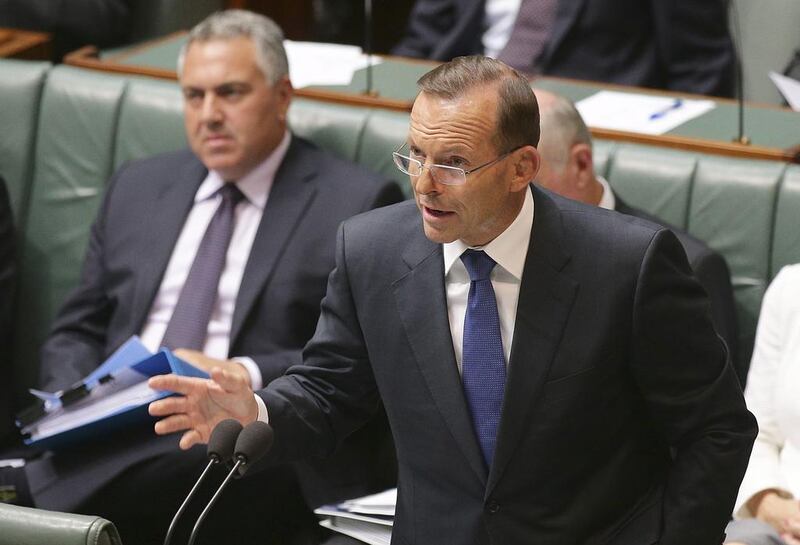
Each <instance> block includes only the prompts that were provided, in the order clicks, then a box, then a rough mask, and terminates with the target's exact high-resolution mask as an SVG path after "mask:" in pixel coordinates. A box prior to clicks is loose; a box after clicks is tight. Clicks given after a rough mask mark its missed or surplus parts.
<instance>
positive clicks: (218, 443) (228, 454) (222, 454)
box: [164, 418, 242, 545]
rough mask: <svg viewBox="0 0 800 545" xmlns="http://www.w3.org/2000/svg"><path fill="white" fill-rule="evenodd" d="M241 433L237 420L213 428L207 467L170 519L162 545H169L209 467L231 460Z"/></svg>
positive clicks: (225, 421) (209, 440) (224, 422)
mask: <svg viewBox="0 0 800 545" xmlns="http://www.w3.org/2000/svg"><path fill="white" fill-rule="evenodd" d="M241 431H242V425H241V424H240V423H239V421H238V420H234V419H233V418H229V419H227V420H223V421H222V422H220V423H219V424H217V425H216V427H214V430H213V431H212V432H211V437H209V439H208V448H207V450H206V452H207V453H208V458H209V460H208V465H207V466H206V468H205V469H204V470H203V473H202V474H201V475H200V478H199V479H197V482H196V483H194V486H193V487H192V490H191V491H189V495H188V496H186V499H185V500H183V503H182V504H181V506H180V507H179V508H178V511H177V513H175V516H174V517H172V522H170V524H169V529H168V530H167V537H165V538H164V545H169V542H170V540H171V539H172V534H173V533H174V532H175V527H176V525H177V523H178V519H179V518H180V517H181V515H182V514H183V512H184V511H185V510H186V506H187V505H189V501H190V500H191V499H192V497H194V495H195V493H196V492H197V489H198V488H199V487H200V483H202V482H203V481H204V480H205V478H206V475H208V472H209V471H210V470H211V466H214V465H216V464H219V463H221V462H227V461H228V460H230V459H231V458H233V453H234V450H235V445H236V439H237V438H238V437H239V434H240V433H241Z"/></svg>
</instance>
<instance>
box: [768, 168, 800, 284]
mask: <svg viewBox="0 0 800 545" xmlns="http://www.w3.org/2000/svg"><path fill="white" fill-rule="evenodd" d="M792 263H800V166H798V165H792V166H790V167H789V168H788V169H787V170H786V173H785V174H784V177H783V184H781V187H780V189H779V191H778V204H777V205H776V210H775V233H774V236H773V244H772V263H771V265H772V268H771V270H770V273H771V275H770V276H775V275H776V274H778V271H779V270H781V268H782V267H784V266H785V265H790V264H792Z"/></svg>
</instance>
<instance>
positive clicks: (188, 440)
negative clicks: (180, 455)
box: [178, 430, 203, 450]
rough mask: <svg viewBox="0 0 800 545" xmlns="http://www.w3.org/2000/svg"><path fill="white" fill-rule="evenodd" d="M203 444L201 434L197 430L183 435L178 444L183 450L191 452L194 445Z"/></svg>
mask: <svg viewBox="0 0 800 545" xmlns="http://www.w3.org/2000/svg"><path fill="white" fill-rule="evenodd" d="M202 442H203V439H202V437H200V433H199V432H198V431H197V430H189V431H187V432H186V433H184V434H183V436H182V437H181V441H180V443H178V444H179V445H180V447H181V450H189V449H190V448H192V447H193V446H194V445H196V444H198V443H202Z"/></svg>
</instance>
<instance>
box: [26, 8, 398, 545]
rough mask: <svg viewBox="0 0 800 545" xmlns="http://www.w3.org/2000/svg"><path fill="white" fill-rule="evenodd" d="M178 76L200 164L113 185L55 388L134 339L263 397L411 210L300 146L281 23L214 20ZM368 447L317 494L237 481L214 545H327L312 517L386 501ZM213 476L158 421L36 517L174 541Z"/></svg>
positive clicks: (281, 471)
mask: <svg viewBox="0 0 800 545" xmlns="http://www.w3.org/2000/svg"><path fill="white" fill-rule="evenodd" d="M178 69H179V70H178V71H179V74H180V85H181V88H182V90H183V95H184V116H185V120H184V121H185V128H186V135H187V137H188V141H189V143H190V147H191V151H190V150H185V151H179V152H176V153H169V154H165V155H161V156H158V157H154V158H150V159H145V160H141V161H136V162H133V163H131V164H129V165H126V166H124V167H123V168H121V169H120V170H119V171H118V172H117V173H116V174H115V175H114V177H113V179H112V180H111V182H110V184H109V188H108V191H107V194H106V196H105V199H104V202H103V204H102V208H101V210H100V212H99V215H98V218H97V220H96V222H95V224H94V225H93V227H92V232H91V237H90V241H89V247H88V251H87V255H86V259H85V262H84V266H83V272H82V276H81V280H80V284H79V286H78V287H77V289H76V290H75V291H74V292H73V293H72V294H71V295H70V296H69V298H68V299H67V301H66V303H65V304H64V306H63V308H62V309H61V311H60V312H59V314H58V316H57V318H56V320H55V323H54V326H53V330H52V332H51V334H50V336H49V338H48V340H47V341H46V343H45V345H44V347H43V349H42V360H41V387H42V388H43V389H46V390H49V391H56V390H60V389H63V388H67V387H69V386H70V385H72V384H73V383H75V382H76V381H78V380H80V379H81V378H82V377H84V376H86V375H87V374H88V373H90V372H91V371H92V370H93V369H94V368H95V367H96V366H97V365H98V364H99V363H100V362H102V361H103V360H104V359H105V358H106V357H107V356H108V355H109V354H110V353H112V352H113V351H114V350H115V349H116V348H117V347H119V346H120V345H121V344H122V343H124V342H125V341H126V340H127V339H128V338H129V337H130V336H132V335H139V336H140V337H141V340H142V342H143V343H144V344H145V345H146V346H147V347H148V348H149V349H151V350H157V349H158V348H159V347H160V346H166V347H169V348H172V349H176V354H178V355H179V356H180V357H182V358H184V359H186V360H188V361H190V362H192V363H194V364H195V365H197V366H198V367H201V368H205V369H208V364H207V362H208V358H210V357H213V358H218V359H222V360H224V361H225V363H224V365H225V367H226V369H228V370H229V371H230V372H232V373H236V374H237V375H238V376H240V377H242V378H243V380H245V381H246V382H247V383H248V384H249V385H250V387H251V388H254V389H258V388H261V387H262V386H263V385H266V384H267V383H269V382H270V381H272V380H273V379H275V378H276V377H278V376H280V375H282V374H283V372H284V370H285V369H286V368H287V367H289V366H290V365H292V364H293V363H296V362H299V361H300V350H301V349H302V347H303V345H304V344H305V343H306V341H307V340H308V339H309V338H310V337H311V335H312V334H313V332H314V328H315V325H316V322H317V317H318V315H319V303H320V300H321V299H322V296H323V295H324V293H325V286H326V279H327V276H328V273H329V272H330V271H331V269H332V268H333V266H334V247H335V233H336V228H337V226H338V225H339V223H340V222H341V221H343V220H344V219H346V218H348V217H350V216H352V215H354V214H357V213H360V212H362V211H365V210H369V209H371V208H374V207H377V206H381V205H384V204H388V203H392V202H396V201H399V200H402V192H401V190H400V188H399V187H398V186H397V184H395V183H394V182H390V181H388V180H385V179H381V178H379V177H378V176H377V175H374V174H371V173H369V172H367V171H366V170H362V169H361V168H360V167H357V166H356V165H353V164H350V163H347V162H345V161H341V160H339V159H336V158H334V157H333V156H331V155H329V154H327V153H325V152H323V151H321V150H320V149H318V148H316V147H315V146H314V145H313V144H311V143H310V142H308V141H306V140H304V139H302V138H300V137H298V136H295V135H292V133H291V131H290V130H289V129H288V127H287V111H288V108H289V104H290V101H291V97H292V85H291V82H290V80H289V76H288V73H289V72H288V65H287V59H286V53H285V51H284V49H283V35H282V32H281V30H280V29H279V28H278V27H277V25H275V23H273V22H272V21H271V20H269V19H267V18H266V17H263V16H261V15H256V14H252V13H248V12H245V11H236V10H232V11H227V12H221V13H217V14H215V15H212V16H211V17H209V18H208V19H206V20H205V21H203V22H201V23H200V24H199V25H197V26H196V27H195V28H194V29H193V30H192V32H191V33H190V35H189V40H188V43H187V45H186V46H185V48H184V50H183V51H182V53H181V56H180V59H179V66H178ZM381 437H384V435H381ZM364 440H365V441H366V444H367V445H369V448H370V449H371V452H370V453H369V454H370V455H369V456H368V453H367V452H366V450H367V449H366V448H358V449H353V450H352V451H349V450H347V444H345V445H344V446H343V447H342V448H340V449H339V450H338V451H337V452H336V453H335V454H334V458H337V460H336V461H341V462H342V464H341V465H338V466H335V465H334V466H323V467H322V468H321V469H319V468H308V470H309V472H310V474H311V477H309V478H304V479H302V482H298V480H299V478H298V477H297V475H296V474H295V471H292V470H291V469H290V468H288V467H282V468H278V469H277V470H275V471H271V472H265V474H262V475H260V476H258V477H255V478H252V479H246V480H243V481H241V482H236V483H234V485H235V486H234V487H233V490H229V491H228V493H227V494H226V495H225V496H224V497H223V498H222V502H221V504H220V505H219V507H221V509H220V510H219V511H215V513H214V514H212V517H211V518H210V519H209V520H208V521H207V525H206V526H204V532H203V534H202V535H201V538H208V539H209V541H207V542H208V543H213V542H216V543H224V542H235V543H239V542H251V541H252V542H255V541H253V540H255V539H258V540H259V542H260V543H289V542H290V541H289V540H290V534H291V535H293V534H294V533H295V530H297V527H298V526H302V525H303V524H304V523H307V524H306V527H307V528H313V529H314V530H315V531H316V529H317V526H316V521H315V519H314V517H313V516H312V514H311V512H310V511H309V510H308V507H307V506H306V505H305V503H308V504H310V505H315V504H318V503H321V502H323V501H333V500H337V499H343V498H345V497H351V496H354V495H358V494H363V493H366V492H368V491H370V487H369V484H370V483H369V477H371V476H372V469H373V467H372V466H371V464H372V461H373V460H374V458H373V456H372V454H373V453H374V450H375V449H377V448H378V446H377V445H376V444H374V443H375V441H374V440H373V439H372V438H370V437H366V438H365V439H364ZM356 454H358V455H363V458H358V459H357V458H355V457H354V456H355V455H356ZM205 462H206V459H205V451H204V449H203V448H199V449H197V450H194V451H191V452H189V453H183V452H181V451H180V450H179V449H178V447H177V438H174V437H173V438H166V440H165V438H161V437H156V436H155V434H154V433H153V430H152V424H150V423H145V424H143V425H142V426H141V427H139V428H134V429H126V430H124V431H122V432H120V433H118V434H116V435H113V436H108V437H103V438H102V440H97V441H90V442H87V443H84V444H83V445H81V447H80V448H75V449H73V450H66V451H58V452H57V453H55V454H53V455H50V456H46V457H44V458H42V459H37V460H34V461H33V462H30V463H28V464H27V466H26V467H25V472H26V474H27V477H28V484H29V487H30V492H31V495H32V499H33V503H34V504H35V505H36V506H37V507H43V508H48V509H53V510H59V511H77V512H89V513H94V514H100V515H103V516H106V517H107V518H109V519H110V520H112V521H114V522H115V523H117V525H118V526H119V528H120V532H121V535H122V538H123V541H124V542H125V543H126V544H131V543H150V542H160V541H161V539H163V536H164V534H165V532H166V529H167V526H168V523H169V520H170V518H171V516H172V514H173V513H174V512H175V511H176V510H177V508H178V505H179V504H180V501H181V500H182V499H183V497H184V496H185V495H186V494H187V493H188V491H189V488H190V485H191V483H192V482H193V481H194V480H195V479H196V478H197V477H198V476H199V474H200V471H201V469H202V468H203V467H204V465H205ZM326 463H327V462H326ZM330 463H331V464H333V462H330ZM326 468H328V469H329V471H327V472H326ZM298 473H299V472H298ZM382 476H383V475H382V474H379V475H377V478H380V477H382ZM218 482H219V480H217V482H216V483H214V486H216V484H218ZM391 485H392V481H391V479H389V482H387V483H383V482H381V483H377V484H376V486H377V487H381V486H391ZM300 488H302V495H301V493H300V490H299V489H300ZM208 497H209V496H208V495H206V498H208ZM304 499H305V502H304V501H303V500H304ZM195 516H196V513H195ZM234 516H235V517H236V521H237V524H236V525H231V524H230V523H231V522H232V520H233V518H232V517H234ZM186 518H187V519H192V518H193V517H192V516H191V514H190V515H189V516H188V517H186Z"/></svg>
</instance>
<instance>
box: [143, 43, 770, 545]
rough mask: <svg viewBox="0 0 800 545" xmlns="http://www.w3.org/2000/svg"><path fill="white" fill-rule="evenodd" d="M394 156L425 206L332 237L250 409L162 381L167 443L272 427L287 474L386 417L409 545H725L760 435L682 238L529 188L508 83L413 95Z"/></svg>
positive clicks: (519, 86)
mask: <svg viewBox="0 0 800 545" xmlns="http://www.w3.org/2000/svg"><path fill="white" fill-rule="evenodd" d="M419 84H420V94H419V95H418V97H417V99H416V101H415V103H414V107H413V110H412V113H411V125H410V130H409V134H408V140H407V142H406V143H405V145H404V146H403V148H401V149H399V150H398V152H397V153H396V155H395V160H396V163H397V165H398V167H399V168H401V170H404V171H405V172H408V173H409V175H410V178H411V182H412V185H413V188H414V193H415V200H416V202H407V203H403V204H399V205H396V206H392V207H387V208H385V209H383V210H380V211H376V212H370V213H367V214H363V215H360V216H358V217H356V218H353V219H351V220H348V221H346V222H344V224H343V225H342V227H341V228H340V230H339V235H338V246H337V256H336V268H335V269H334V271H333V272H332V273H331V276H330V278H329V281H328V290H327V293H326V296H325V299H324V300H323V303H322V312H321V315H320V321H319V323H318V325H317V330H316V333H315V334H314V337H313V338H312V340H311V341H310V342H309V344H308V345H307V346H306V348H305V350H304V353H303V365H301V366H297V367H294V368H292V369H290V370H289V371H288V372H287V374H286V375H285V376H284V377H281V378H280V379H278V380H276V381H273V382H272V383H271V384H270V385H269V386H268V387H267V388H266V389H264V390H262V391H260V392H258V393H257V395H256V396H254V395H253V394H252V393H251V392H250V390H249V388H247V385H246V383H245V382H244V381H243V380H241V378H240V377H238V376H236V375H235V374H233V373H230V372H228V371H226V370H224V369H222V368H219V369H214V370H212V375H211V376H212V379H210V380H201V379H190V378H183V377H175V376H172V375H164V376H160V377H154V378H152V379H151V380H150V384H151V386H152V387H155V388H160V389H166V390H173V391H177V392H179V393H181V394H183V395H182V396H175V397H171V398H167V399H164V400H161V401H158V402H155V403H153V404H151V406H150V412H151V414H154V415H157V416H161V417H163V419H162V420H161V421H160V422H158V423H157V424H156V431H157V432H158V433H164V434H166V433H171V432H176V431H183V432H184V433H183V435H182V437H181V446H182V447H183V448H186V447H189V446H191V445H192V444H194V443H196V442H202V441H205V440H207V438H208V435H209V432H210V430H211V429H212V428H213V426H214V425H215V424H216V423H217V422H219V421H220V420H221V419H222V418H226V417H228V416H230V415H233V416H235V417H236V418H238V419H239V420H240V421H242V422H243V423H248V422H251V421H254V420H256V419H260V420H268V421H269V422H270V424H271V425H272V426H273V428H274V430H275V445H274V450H273V453H272V456H273V459H275V460H280V459H287V458H294V457H301V456H305V455H309V454H310V453H313V452H316V451H324V450H326V449H329V448H330V447H331V446H332V445H333V444H335V443H336V442H337V441H338V440H340V439H341V438H343V437H345V436H346V435H347V434H349V433H351V432H352V431H353V430H355V429H357V428H358V427H359V426H360V425H362V423H363V422H364V421H365V420H366V419H367V418H368V417H369V416H370V415H371V414H372V412H373V411H374V410H376V407H377V406H378V404H379V401H380V400H382V401H383V404H384V406H385V409H386V413H387V415H388V418H389V422H390V425H391V428H392V434H393V436H394V439H395V445H396V447H397V457H398V462H399V480H398V504H397V510H396V517H395V522H394V527H393V538H392V541H393V543H395V544H409V545H410V544H418V545H422V544H430V543H448V544H454V545H459V544H464V545H467V544H475V543H480V544H489V543H494V544H502V545H509V544H522V543H537V544H566V543H570V544H572V543H612V544H619V545H624V544H645V543H647V544H652V543H659V544H661V545H679V544H680V545H687V544H690V545H695V544H696V545H706V544H708V543H719V542H721V541H722V536H723V529H724V527H725V524H726V522H727V520H728V519H729V516H730V509H731V506H732V504H733V501H734V498H735V495H736V491H737V488H738V485H739V481H740V479H741V477H742V474H743V472H744V469H745V467H746V465H747V459H748V455H749V452H750V447H751V445H752V442H753V439H754V435H755V423H754V420H753V417H752V415H751V414H750V413H749V412H748V411H747V409H746V408H745V405H744V401H743V398H742V394H741V389H740V388H739V385H738V382H737V380H736V377H735V374H734V372H733V369H732V368H731V366H730V365H728V363H727V354H726V350H725V344H724V343H723V342H722V341H721V340H720V339H719V337H718V336H717V335H716V334H715V332H714V328H713V326H712V324H711V317H710V315H709V313H708V303H707V301H706V296H705V294H704V291H703V290H702V288H701V287H700V285H699V284H698V283H697V282H696V280H695V279H694V278H693V277H692V275H691V273H690V269H689V265H688V263H687V261H686V257H685V254H684V252H683V249H682V247H681V245H680V243H679V242H678V240H677V239H676V238H675V236H674V235H673V234H672V233H671V232H670V231H668V230H666V229H664V228H662V227H660V226H658V225H656V224H653V223H650V222H647V221H643V220H640V219H637V218H632V217H630V216H624V215H621V214H615V213H612V212H609V211H606V210H602V209H599V208H597V207H592V206H587V205H584V204H582V203H578V202H575V201H572V200H568V199H564V198H562V197H559V196H557V195H555V194H552V193H550V192H547V191H545V190H541V189H538V188H537V187H535V186H532V185H531V184H530V182H531V181H532V180H533V179H535V177H536V173H537V171H538V168H539V161H540V159H539V153H538V151H537V149H536V145H537V143H538V140H539V123H538V107H537V104H536V99H535V97H534V95H533V92H532V91H531V89H530V87H529V85H528V82H527V81H526V80H525V78H523V77H522V76H520V75H519V74H517V73H516V72H514V71H513V70H511V69H509V68H508V67H507V66H506V65H504V64H502V63H500V62H498V61H495V60H492V59H488V58H485V57H463V58H458V59H455V60H454V61H452V62H450V63H447V64H444V65H442V66H440V67H438V68H436V69H435V70H433V71H431V72H430V73H428V74H426V75H425V76H423V77H422V78H421V79H420V81H419Z"/></svg>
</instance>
